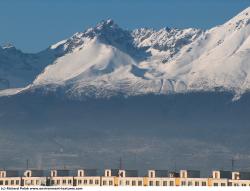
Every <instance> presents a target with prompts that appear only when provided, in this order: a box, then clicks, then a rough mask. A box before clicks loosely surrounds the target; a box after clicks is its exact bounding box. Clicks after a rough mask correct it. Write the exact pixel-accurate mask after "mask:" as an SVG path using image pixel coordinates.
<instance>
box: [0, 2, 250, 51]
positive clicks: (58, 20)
mask: <svg viewBox="0 0 250 191" xmlns="http://www.w3.org/2000/svg"><path fill="white" fill-rule="evenodd" d="M248 6H250V0H0V24H1V26H0V43H1V44H2V43H5V42H11V43H13V44H14V45H15V46H16V47H17V48H19V49H22V50H23V51H25V52H37V51H40V50H42V49H45V48H46V47H48V46H49V45H51V44H53V43H55V42H57V41H59V40H62V39H65V38H67V37H70V36H71V35H72V34H73V33H75V32H77V31H83V30H84V29H86V28H88V27H91V26H94V25H96V23H98V22H99V21H100V20H103V19H108V18H112V19H114V20H115V22H116V23H117V24H119V25H120V26H121V27H123V28H126V29H134V28H137V27H150V28H162V27H166V26H168V27H177V28H186V27H196V28H204V29H205V28H210V27H212V26H215V25H218V24H222V23H224V22H225V21H226V20H228V19H230V18H231V17H233V16H234V15H236V14H237V13H238V12H240V11H242V10H243V9H245V8H247V7H248Z"/></svg>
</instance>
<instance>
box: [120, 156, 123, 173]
mask: <svg viewBox="0 0 250 191" xmlns="http://www.w3.org/2000/svg"><path fill="white" fill-rule="evenodd" d="M122 167H123V166H122V157H120V159H119V169H120V170H121V169H122Z"/></svg>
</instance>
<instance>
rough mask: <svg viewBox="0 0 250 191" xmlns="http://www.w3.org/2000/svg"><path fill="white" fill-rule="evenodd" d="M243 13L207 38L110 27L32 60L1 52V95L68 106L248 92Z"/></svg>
mask: <svg viewBox="0 0 250 191" xmlns="http://www.w3.org/2000/svg"><path fill="white" fill-rule="evenodd" d="M249 34H250V8H247V9H246V10H244V11H243V12H241V13H240V14H238V15H237V16H235V17H234V18H232V19H231V20H229V21H228V22H226V23H225V24H223V25H220V26H216V27H214V28H212V29H209V30H200V29H194V28H189V29H175V28H172V29H171V28H163V29H160V30H154V29H146V28H140V29H135V30H133V31H129V30H124V29H122V28H120V27H119V26H118V25H117V24H115V23H114V21H112V20H107V21H102V22H101V23H99V24H97V26H95V27H93V28H90V29H87V30H86V31H84V32H79V33H76V34H74V35H73V36H72V37H70V38H69V39H66V40H63V41H61V42H58V43H57V44H54V45H52V46H50V47H49V48H47V49H46V50H44V51H41V52H39V53H37V54H26V53H22V52H21V51H20V50H17V49H16V48H15V47H13V46H5V47H2V48H0V63H1V64H0V76H1V79H0V88H1V91H0V95H12V94H16V93H22V92H25V91H35V90H38V91H42V92H46V93H48V92H54V93H55V92H57V91H60V93H62V92H63V94H64V95H66V96H67V97H71V98H77V99H81V98H83V97H86V96H87V97H88V96H94V97H112V96H115V95H125V96H134V95H146V94H169V93H185V92H196V91H230V92H234V94H235V97H236V98H237V97H240V96H241V95H242V94H244V93H245V92H247V91H249V89H250V79H249V72H250V66H249V62H248V61H249V58H250V51H249V47H250V38H249Z"/></svg>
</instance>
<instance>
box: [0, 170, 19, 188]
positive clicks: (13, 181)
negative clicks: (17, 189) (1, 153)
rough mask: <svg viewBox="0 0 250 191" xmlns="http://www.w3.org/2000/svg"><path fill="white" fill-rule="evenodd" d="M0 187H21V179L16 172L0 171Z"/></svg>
mask: <svg viewBox="0 0 250 191" xmlns="http://www.w3.org/2000/svg"><path fill="white" fill-rule="evenodd" d="M0 186H21V177H20V176H19V172H18V171H16V170H0Z"/></svg>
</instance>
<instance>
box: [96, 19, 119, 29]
mask: <svg viewBox="0 0 250 191" xmlns="http://www.w3.org/2000/svg"><path fill="white" fill-rule="evenodd" d="M107 27H111V28H114V27H118V25H117V24H115V22H114V20H112V19H108V20H103V21H101V22H100V23H98V24H97V26H96V28H98V29H103V28H107Z"/></svg>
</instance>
